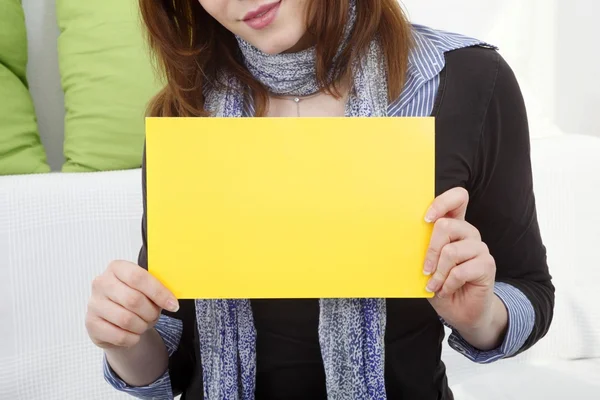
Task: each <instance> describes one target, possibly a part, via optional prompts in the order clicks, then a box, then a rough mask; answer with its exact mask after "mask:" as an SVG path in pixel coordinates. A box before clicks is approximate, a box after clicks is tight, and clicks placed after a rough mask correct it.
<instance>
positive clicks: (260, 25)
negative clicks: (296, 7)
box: [243, 0, 281, 30]
mask: <svg viewBox="0 0 600 400" xmlns="http://www.w3.org/2000/svg"><path fill="white" fill-rule="evenodd" d="M280 5H281V0H280V1H277V2H274V3H270V4H265V5H264V6H261V7H259V8H257V9H256V10H253V11H250V12H249V13H248V14H246V16H244V19H243V21H244V22H245V23H246V24H248V26H250V27H251V28H252V29H257V30H259V29H264V28H266V27H267V26H269V25H270V24H271V23H272V22H273V21H274V20H275V17H277V12H278V11H279V6H280Z"/></svg>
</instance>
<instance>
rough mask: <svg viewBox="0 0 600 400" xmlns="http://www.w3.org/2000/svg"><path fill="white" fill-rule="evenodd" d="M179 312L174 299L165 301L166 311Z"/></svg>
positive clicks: (177, 304) (177, 303)
mask: <svg viewBox="0 0 600 400" xmlns="http://www.w3.org/2000/svg"><path fill="white" fill-rule="evenodd" d="M178 310H179V302H178V301H177V300H175V299H169V300H167V311H171V312H177V311H178Z"/></svg>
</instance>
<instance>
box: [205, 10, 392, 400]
mask: <svg viewBox="0 0 600 400" xmlns="http://www.w3.org/2000/svg"><path fill="white" fill-rule="evenodd" d="M355 2H356V0H351V1H350V10H349V18H348V25H347V29H346V34H345V36H346V37H345V40H344V43H343V44H342V47H341V48H343V46H344V45H345V43H346V42H347V40H348V37H349V35H350V33H351V30H352V28H353V26H354V21H355V18H356V5H355ZM238 43H239V47H240V49H241V51H242V54H243V56H244V60H245V63H246V66H247V68H248V70H249V71H250V72H251V73H252V74H253V76H254V77H255V78H256V79H258V80H259V81H260V82H261V83H263V84H264V85H265V86H266V87H267V88H268V89H269V90H270V91H271V92H272V93H274V94H277V95H288V96H306V95H310V94H313V93H316V92H318V91H319V89H320V88H319V87H318V84H317V82H316V77H315V49H314V48H310V49H307V50H304V51H301V52H298V53H294V54H278V55H267V54H265V53H263V52H261V51H260V50H258V49H256V48H255V47H253V46H252V45H250V44H249V43H247V42H245V41H244V40H242V39H241V38H238ZM341 48H340V50H341ZM381 60H383V55H382V52H381V49H380V47H379V44H378V43H377V41H373V42H372V43H371V45H370V48H369V51H368V52H367V54H366V56H365V57H363V58H362V59H360V60H356V61H355V63H354V64H353V78H354V79H353V87H352V90H351V92H350V96H349V99H348V102H347V105H346V116H347V117H380V116H386V115H387V108H388V93H387V79H386V71H385V68H384V63H382V62H381ZM221 79H224V80H225V81H226V83H227V84H226V88H223V89H216V88H213V89H212V90H209V92H208V93H207V101H206V108H207V110H209V111H211V112H212V114H213V115H214V116H217V117H241V116H243V113H244V111H243V110H244V105H245V104H246V103H245V102H246V101H248V99H247V98H245V96H244V94H243V92H244V91H243V90H241V84H240V83H239V82H237V81H236V80H235V78H233V77H231V76H223V77H221ZM319 304H320V314H319V342H320V346H321V354H322V357H323V364H324V366H325V375H326V385H327V397H328V399H330V400H385V398H386V395H385V381H384V335H385V324H386V321H385V318H386V303H385V300H384V299H321V300H320V301H319ZM196 318H197V323H198V330H199V342H200V355H201V358H202V368H203V374H204V396H205V398H206V399H207V400H253V399H254V390H255V379H256V330H255V327H254V321H253V316H252V309H251V306H250V301H249V300H196Z"/></svg>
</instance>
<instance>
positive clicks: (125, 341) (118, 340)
mask: <svg viewBox="0 0 600 400" xmlns="http://www.w3.org/2000/svg"><path fill="white" fill-rule="evenodd" d="M129 336H130V334H128V333H127V332H125V331H119V332H118V333H116V334H115V337H114V338H113V344H114V345H115V346H119V347H128V346H129V342H130V339H129Z"/></svg>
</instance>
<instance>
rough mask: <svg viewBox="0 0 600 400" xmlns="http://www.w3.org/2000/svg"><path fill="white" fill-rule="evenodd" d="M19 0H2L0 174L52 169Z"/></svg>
mask: <svg viewBox="0 0 600 400" xmlns="http://www.w3.org/2000/svg"><path fill="white" fill-rule="evenodd" d="M26 68H27V32H26V30H25V15H24V13H23V8H22V7H21V1H20V0H2V1H0V175H12V174H29V173H42V172H49V171H50V167H49V166H48V163H47V162H46V153H45V151H44V148H43V146H42V143H41V141H40V136H39V133H38V127H37V120H36V117H35V109H34V107H33V102H32V99H31V95H30V94H29V90H28V87H27V78H26Z"/></svg>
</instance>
